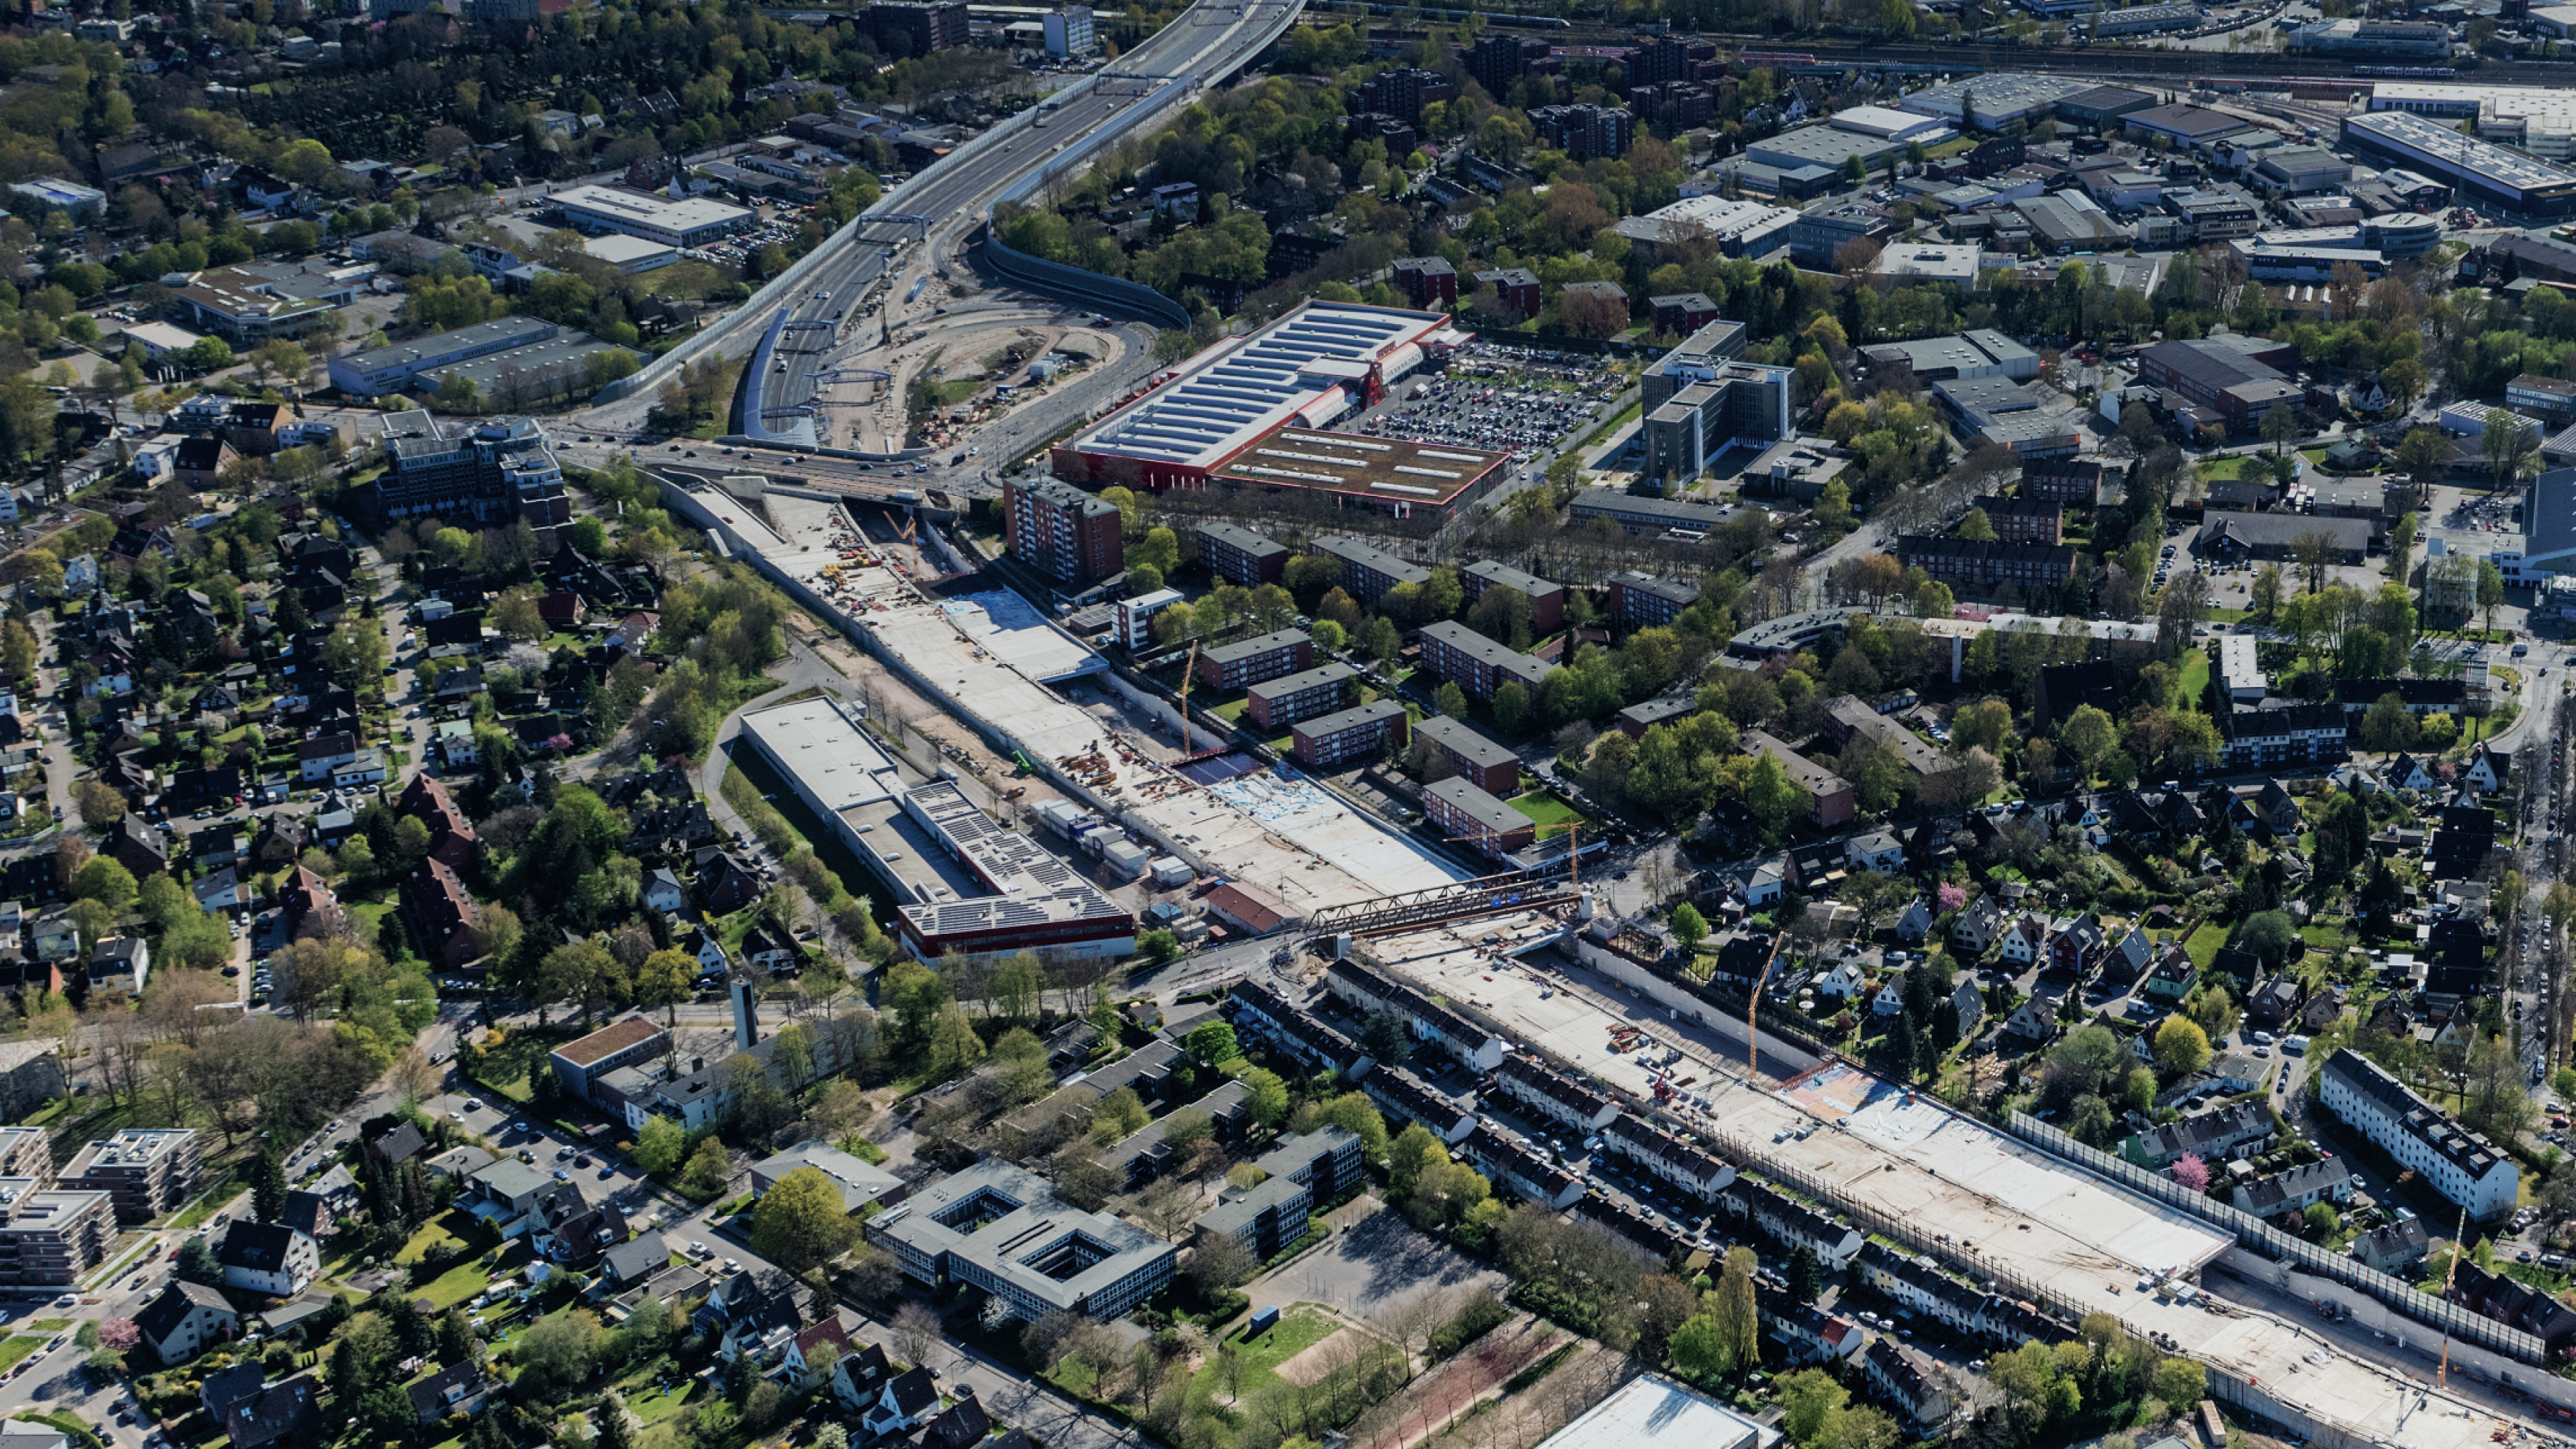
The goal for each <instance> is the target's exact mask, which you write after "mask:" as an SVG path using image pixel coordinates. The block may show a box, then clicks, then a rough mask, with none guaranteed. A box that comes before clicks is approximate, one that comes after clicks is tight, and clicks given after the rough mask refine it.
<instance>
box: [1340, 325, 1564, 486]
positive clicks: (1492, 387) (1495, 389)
mask: <svg viewBox="0 0 2576 1449" xmlns="http://www.w3.org/2000/svg"><path fill="white" fill-rule="evenodd" d="M1472 350H1473V349H1470V351H1472ZM1537 356H1538V357H1539V358H1540V359H1546V358H1551V357H1557V356H1559V354H1555V353H1541V354H1537ZM1584 376H1589V377H1590V378H1591V379H1592V380H1593V381H1594V382H1596V383H1597V382H1598V380H1599V376H1600V373H1599V369H1598V368H1597V367H1596V368H1593V369H1591V370H1590V372H1589V373H1588V374H1586V373H1583V372H1579V371H1578V370H1577V369H1575V368H1574V367H1572V366H1570V365H1567V364H1566V363H1563V362H1549V361H1545V360H1539V361H1530V362H1524V361H1521V360H1520V359H1518V358H1517V357H1513V358H1508V359H1498V358H1490V357H1489V358H1485V359H1482V360H1476V361H1462V363H1461V364H1460V365H1457V366H1453V367H1452V369H1451V371H1450V375H1449V376H1447V377H1445V378H1432V379H1429V380H1426V381H1424V382H1422V383H1419V384H1417V385H1416V386H1415V387H1414V389H1413V390H1412V391H1411V392H1409V393H1404V394H1401V395H1400V396H1399V398H1398V400H1396V401H1394V402H1391V403H1389V404H1387V405H1386V406H1385V407H1384V408H1382V409H1381V410H1379V411H1378V412H1376V413H1374V414H1372V415H1370V416H1369V417H1367V418H1366V419H1365V420H1363V421H1362V422H1361V423H1360V424H1359V429H1358V430H1359V431H1360V432H1362V433H1365V434H1368V435H1369V436H1371V437H1380V438H1402V439H1405V440H1407V441H1410V442H1416V443H1448V444H1452V445H1454V446H1457V447H1464V448H1483V449H1486V450H1488V451H1491V452H1497V453H1510V454H1511V455H1512V457H1513V460H1514V461H1515V462H1527V461H1529V460H1530V459H1531V458H1534V457H1536V456H1537V455H1538V454H1539V453H1540V452H1542V451H1544V450H1547V449H1551V448H1554V447H1555V446H1557V445H1558V444H1560V443H1562V442H1563V441H1565V439H1566V438H1568V437H1569V436H1571V435H1572V434H1573V433H1575V432H1576V431H1577V430H1579V429H1581V428H1583V427H1587V426H1589V425H1590V424H1591V423H1592V421H1593V420H1594V419H1596V418H1598V417H1599V416H1600V415H1601V413H1602V411H1603V410H1604V409H1605V408H1606V407H1608V403H1607V402H1606V401H1604V400H1602V399H1601V398H1599V397H1598V396H1596V395H1594V394H1590V393H1586V392H1583V391H1580V390H1578V389H1579V388H1580V387H1581V382H1580V381H1579V380H1578V379H1580V378H1582V377H1584Z"/></svg>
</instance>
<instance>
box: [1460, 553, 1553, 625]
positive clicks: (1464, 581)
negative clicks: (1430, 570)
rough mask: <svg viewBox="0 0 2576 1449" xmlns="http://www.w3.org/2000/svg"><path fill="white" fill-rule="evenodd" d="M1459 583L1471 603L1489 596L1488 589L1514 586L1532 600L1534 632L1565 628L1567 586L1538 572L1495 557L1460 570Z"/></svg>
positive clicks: (1513, 588) (1531, 622)
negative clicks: (1498, 560)
mask: <svg viewBox="0 0 2576 1449" xmlns="http://www.w3.org/2000/svg"><path fill="white" fill-rule="evenodd" d="M1458 583H1459V586H1460V587H1461V588H1462V589H1463V590H1465V592H1466V595H1467V602H1468V604H1469V605H1471V606H1472V605H1473V604H1475V602H1476V601H1477V600H1479V599H1482V598H1483V597H1485V590H1487V589H1492V588H1505V589H1511V590H1514V591H1516V592H1518V593H1519V594H1521V595H1522V596H1523V597H1525V598H1527V599H1528V600H1529V601H1530V632H1531V633H1533V634H1538V635H1541V636H1544V635H1548V634H1553V633H1555V632H1556V631H1557V630H1559V629H1562V628H1564V627H1565V585H1563V584H1560V583H1557V582H1556V581H1554V580H1553V579H1543V578H1540V577H1539V576H1538V575H1536V574H1534V573H1530V572H1528V571H1526V570H1523V569H1516V568H1513V567H1512V566H1511V565H1510V564H1506V563H1496V562H1494V561H1493V560H1492V559H1479V560H1477V561H1476V562H1474V563H1471V564H1469V565H1467V566H1466V567H1465V568H1462V569H1460V570H1458Z"/></svg>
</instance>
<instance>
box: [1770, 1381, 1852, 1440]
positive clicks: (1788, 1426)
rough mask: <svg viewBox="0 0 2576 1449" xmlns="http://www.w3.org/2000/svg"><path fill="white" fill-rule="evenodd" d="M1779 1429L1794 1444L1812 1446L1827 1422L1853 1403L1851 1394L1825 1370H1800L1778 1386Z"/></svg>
mask: <svg viewBox="0 0 2576 1449" xmlns="http://www.w3.org/2000/svg"><path fill="white" fill-rule="evenodd" d="M1779 1393H1780V1407H1781V1416H1780V1428H1781V1430H1782V1431H1783V1432H1785V1433H1786V1434H1787V1435H1788V1436H1789V1440H1790V1442H1791V1443H1793V1444H1800V1445H1806V1444H1813V1443H1815V1442H1816V1440H1817V1437H1818V1436H1819V1435H1821V1434H1822V1433H1823V1432H1824V1429H1825V1421H1826V1420H1827V1419H1829V1418H1831V1417H1832V1416H1834V1415H1835V1414H1837V1413H1840V1412H1841V1411H1842V1408H1843V1406H1844V1405H1846V1404H1848V1403H1850V1402H1851V1391H1850V1390H1848V1389H1845V1388H1844V1387H1843V1386H1842V1385H1841V1383H1839V1382H1837V1381H1836V1380H1835V1378H1834V1376H1833V1375H1831V1374H1829V1373H1826V1372H1825V1371H1824V1370H1822V1369H1812V1368H1809V1369H1800V1370H1798V1371H1797V1372H1796V1373H1793V1374H1789V1375H1787V1376H1785V1377H1783V1378H1782V1379H1781V1380H1780V1383H1779Z"/></svg>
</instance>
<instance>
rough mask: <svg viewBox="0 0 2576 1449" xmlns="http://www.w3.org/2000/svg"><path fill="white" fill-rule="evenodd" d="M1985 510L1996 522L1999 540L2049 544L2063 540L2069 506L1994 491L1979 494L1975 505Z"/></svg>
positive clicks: (2001, 541)
mask: <svg viewBox="0 0 2576 1449" xmlns="http://www.w3.org/2000/svg"><path fill="white" fill-rule="evenodd" d="M1974 506H1975V507H1977V508H1981V509H1983V510H1985V515H1986V521H1987V522H1988V523H1991V524H1993V525H1994V528H1995V541H1996V542H1998V543H2047V544H2054V543H2058V542H2060V541H2062V535H2063V531H2064V528H2065V519H2066V505H2065V504H2062V503H2056V502H2052V501H2050V500H2048V499H2044V498H2001V497H1997V496H1995V495H1993V494H1987V495H1985V496H1983V497H1980V498H1979V499H1978V500H1977V501H1976V503H1975V505H1974Z"/></svg>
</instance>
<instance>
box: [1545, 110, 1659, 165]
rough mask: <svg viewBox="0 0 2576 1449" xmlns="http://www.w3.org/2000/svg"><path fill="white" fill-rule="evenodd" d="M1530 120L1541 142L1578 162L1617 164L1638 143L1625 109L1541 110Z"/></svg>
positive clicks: (1634, 123)
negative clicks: (1610, 162)
mask: <svg viewBox="0 0 2576 1449" xmlns="http://www.w3.org/2000/svg"><path fill="white" fill-rule="evenodd" d="M1529 118H1530V125H1531V126H1532V127H1533V128H1534V129H1535V130H1537V132H1538V134H1539V138H1540V139H1541V140H1544V141H1546V142H1547V143H1548V144H1549V145H1552V146H1554V147H1556V148H1557V149H1558V150H1560V151H1563V152H1564V153H1565V154H1566V155H1568V156H1570V157H1572V158H1574V159H1575V160H1577V161H1616V160H1618V159H1619V158H1620V157H1622V156H1625V155H1627V154H1628V147H1629V146H1630V145H1631V144H1632V143H1634V142H1635V141H1636V139H1637V118H1636V117H1635V116H1634V115H1632V114H1630V113H1629V111H1628V109H1627V107H1625V106H1540V107H1538V108H1537V109H1536V110H1533V111H1531V112H1530V113H1529Z"/></svg>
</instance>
